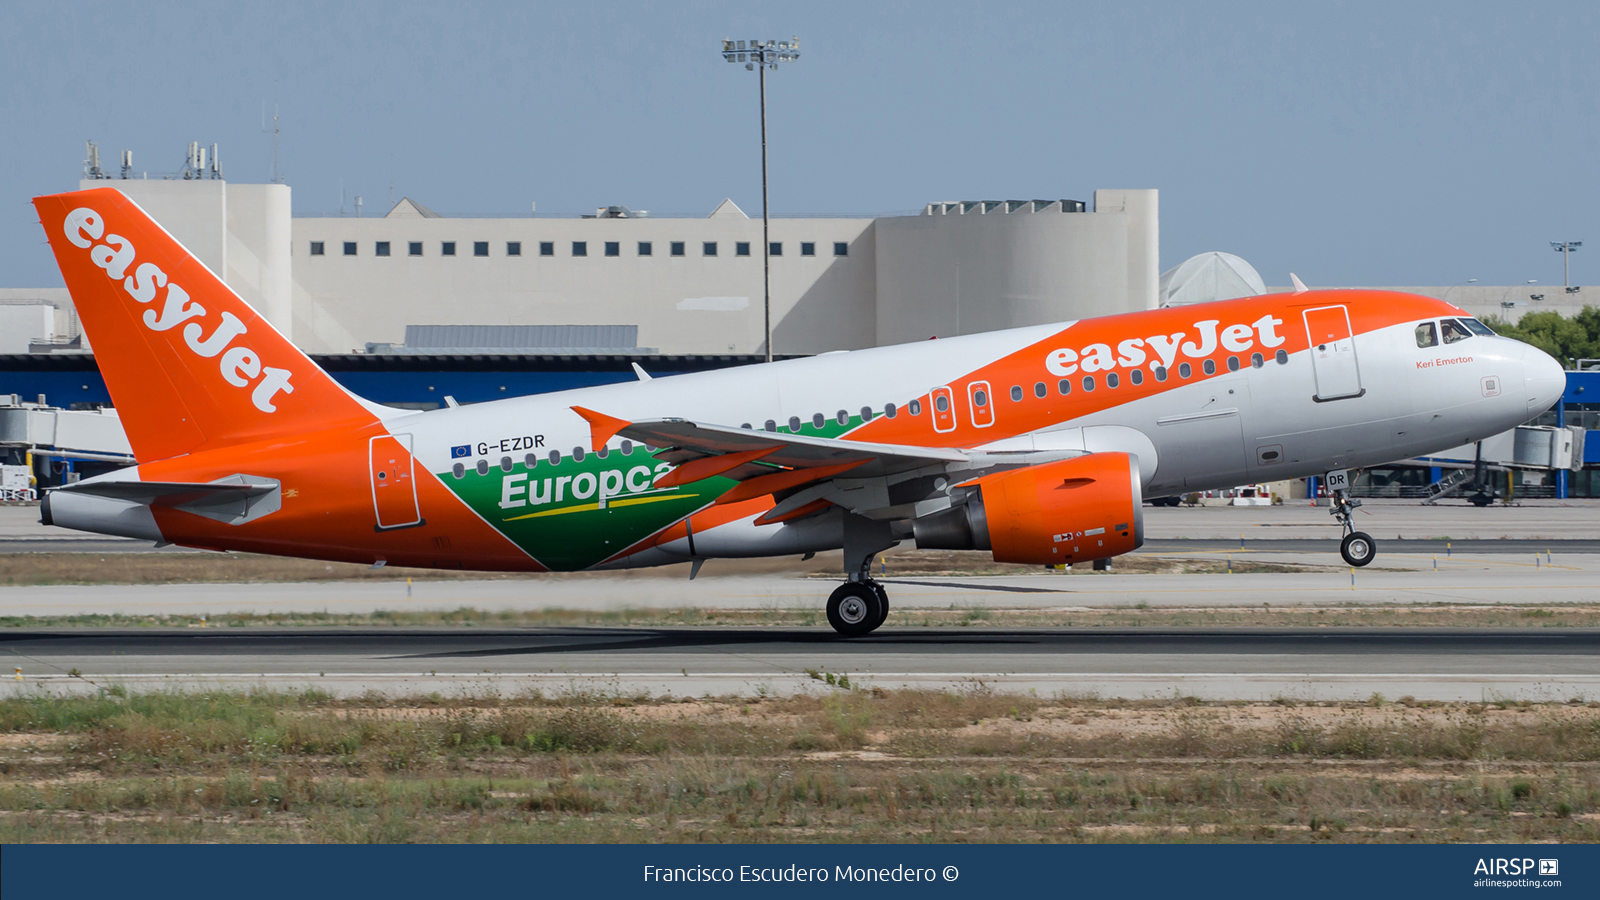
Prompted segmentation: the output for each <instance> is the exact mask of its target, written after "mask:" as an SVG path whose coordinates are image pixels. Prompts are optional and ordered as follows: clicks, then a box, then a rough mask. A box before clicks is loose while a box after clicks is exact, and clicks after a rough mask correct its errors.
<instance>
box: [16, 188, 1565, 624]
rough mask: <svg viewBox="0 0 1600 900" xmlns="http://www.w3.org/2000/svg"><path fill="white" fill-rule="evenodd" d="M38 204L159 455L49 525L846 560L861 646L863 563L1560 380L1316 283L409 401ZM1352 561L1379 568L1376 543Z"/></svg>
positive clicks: (1088, 554)
mask: <svg viewBox="0 0 1600 900" xmlns="http://www.w3.org/2000/svg"><path fill="white" fill-rule="evenodd" d="M35 205H36V207H37V209H38V211H39V214H40V220H41V222H42V223H43V225H44V228H45V231H46V234H47V236H48V238H49V240H50V244H51V246H52V248H53V249H54V251H55V253H56V257H57V260H58V262H59V264H60V266H61V270H62V273H63V274H64V276H65V278H66V282H67V286H68V288H69V289H70V291H71V293H72V296H73V299H74V302H75V304H76V305H77V309H78V315H79V317H80V320H81V322H82V325H83V328H84V331H85V332H86V333H87V334H88V336H89V338H90V340H91V341H92V342H93V345H94V347H95V350H96V356H97V359H98V361H99V365H100V368H101V371H102V373H103V374H104V376H105V379H106V383H107V386H108V388H109V389H110V391H111V394H112V397H113V399H114V400H115V402H116V406H117V409H118V410H119V414H120V416H121V419H122V422H123V424H124V427H125V429H126V431H127V434H128V439H129V441H130V443H131V445H132V447H133V450H134V454H135V457H136V458H137V459H138V461H139V465H137V466H134V467H130V468H128V469H124V470H121V471H118V472H115V473H111V474H108V475H104V476H101V477H97V478H93V479H89V480H86V481H82V482H78V483H76V484H73V485H70V486H67V487H64V488H61V489H58V490H55V491H53V492H51V493H50V494H49V495H48V496H47V498H46V500H45V502H44V506H43V517H44V520H45V521H46V522H47V523H52V524H56V525H61V526H65V527H69V528H76V529H81V530H84V531H92V532H98V533H103V534H117V535H126V536H130V537H138V538H144V539H148V540H152V541H157V542H170V543H177V544H182V545H185V546H191V547H202V548H210V549H216V550H244V551H250V552H257V553H271V554H280V555H286V556H303V557H312V558H318V559H330V560H346V561H353V562H363V563H368V564H397V565H409V566H431V567H437V568H453V569H454V568H459V569H479V570H531V571H548V570H561V571H569V570H577V569H590V568H619V567H633V566H654V565H662V564H667V563H675V562H684V561H692V562H693V563H694V565H695V570H696V571H698V567H699V565H700V563H702V562H703V561H704V560H706V559H713V558H718V557H744V556H770V555H786V554H805V553H815V552H817V551H821V550H831V549H839V548H842V549H843V550H844V559H845V573H844V574H845V576H846V581H845V582H844V583H843V584H842V585H840V587H839V588H838V590H836V591H835V592H834V595H833V597H832V598H830V600H829V602H828V616H829V621H830V622H831V623H832V624H833V626H834V628H835V629H836V630H838V631H839V632H841V633H843V634H846V635H860V634H865V633H868V632H870V631H872V630H873V629H875V628H876V627H878V626H879V625H880V624H882V622H883V621H884V618H885V617H886V616H887V614H888V597H887V595H886V593H885V591H884V590H883V588H882V586H881V585H879V584H877V583H875V582H874V581H873V579H872V578H871V577H870V572H869V564H870V562H871V560H872V558H873V556H874V555H875V554H876V553H878V552H879V551H881V550H884V549H887V548H889V547H892V546H895V545H896V544H897V543H899V542H901V541H906V540H911V541H915V542H916V544H917V546H920V547H930V548H969V549H980V550H987V551H990V552H991V553H992V554H993V555H994V558H995V559H996V560H1000V561H1007V562H1019V563H1032V564H1039V565H1046V566H1049V565H1060V564H1073V563H1081V562H1088V561H1092V560H1101V559H1108V558H1110V557H1113V556H1116V555H1118V554H1121V553H1126V552H1128V551H1130V550H1133V549H1135V548H1137V547H1138V546H1139V545H1140V543H1141V541H1142V540H1143V534H1142V511H1141V510H1142V500H1141V498H1142V496H1144V495H1146V494H1149V495H1152V496H1168V495H1171V494H1175V493H1181V492H1185V491H1194V490H1205V489H1210V488H1218V487H1226V486H1230V485H1235V484H1240V483H1246V482H1259V481H1268V480H1278V479H1282V478H1290V477H1297V476H1302V475H1308V474H1320V473H1323V472H1325V471H1328V470H1337V469H1343V468H1347V467H1358V466H1363V465H1371V464H1376V463H1381V462H1385V461H1388V460H1392V459H1397V458H1403V457H1408V456H1417V455H1422V454H1425V453H1428V452H1432V451H1436V450H1439V449H1441V448H1445V447H1450V446H1455V445H1459V444H1462V443H1465V442H1468V441H1472V440H1476V439H1479V438H1482V437H1484V436H1486V435H1489V434H1493V433H1496V432H1499V431H1503V430H1505V429H1506V428H1509V427H1511V426H1514V425H1517V424H1519V423H1521V422H1524V421H1526V420H1528V419H1529V418H1530V417H1532V416H1535V415H1537V414H1539V413H1540V412H1542V411H1543V410H1544V409H1546V408H1547V407H1548V406H1549V405H1550V404H1552V403H1554V402H1555V401H1556V400H1557V399H1558V398H1559V397H1560V395H1561V391H1562V385H1563V383H1564V376H1563V373H1562V371H1561V367H1560V365H1559V364H1557V363H1556V362H1555V360H1553V359H1551V358H1550V357H1548V356H1546V355H1545V354H1543V353H1542V352H1540V351H1538V350H1537V349H1534V348H1533V347H1530V346H1528V345H1526V344H1522V343H1519V342H1516V341H1512V340H1508V339H1505V338H1500V337H1497V336H1495V335H1493V334H1492V333H1491V332H1490V331H1489V329H1487V328H1486V327H1484V326H1483V325H1482V324H1481V323H1478V322H1476V321H1474V320H1472V319H1471V318H1469V317H1467V316H1465V315H1464V314H1463V313H1462V312H1461V311H1460V310H1459V309H1456V308H1455V307H1452V306H1450V305H1448V304H1446V303H1444V302H1442V301H1439V300H1434V299H1431V298H1427V297H1420V296H1415V295H1409V294H1402V293H1393V292H1379V291H1309V290H1305V291H1299V292H1296V293H1293V294H1280V295H1273V296H1261V297H1250V298H1246V299H1240V300H1230V301H1223V302H1219V303H1210V304H1201V305H1196V306H1188V307H1181V308H1173V309H1157V310H1150V311H1147V312H1139V313H1132V314H1126V315H1119V316H1110V317H1105V318H1099V319H1088V320H1082V321H1077V322H1066V323H1062V324H1056V325H1044V326H1035V327H1029V328H1019V329H1013V330H1008V331H1000V332H992V333H987V334H977V335H968V336H963V337H955V338H949V339H944V340H938V341H930V342H924V343H920V344H914V345H903V346H896V347H883V348H878V349H871V350H861V351H855V352H850V353H837V354H824V355H821V356H817V357H812V358H808V359H800V360H789V361H782V362H776V363H770V364H766V365H759V366H748V367H743V368H737V369H725V370H720V371H714V372H705V373H698V374H691V375H680V376H675V377H672V378H662V379H650V378H648V376H647V375H646V374H645V373H644V372H643V371H642V370H641V372H640V381H639V382H637V383H632V384H624V385H608V386H603V387H594V388H585V389H582V390H574V391H566V392H559V393H552V394H543V395H538V396H531V397H521V398H514V399H507V400H503V401H499V402H494V403H483V404H478V405H473V406H465V407H457V408H448V409H440V410H433V411H427V412H417V411H414V410H402V409H391V408H386V407H383V406H380V405H377V404H374V403H371V402H368V401H366V400H363V399H362V398H360V397H356V396H354V395H352V394H350V393H348V392H347V391H345V390H344V389H343V388H341V387H340V386H339V385H338V384H337V383H335V382H334V381H333V380H332V379H330V378H329V377H328V376H327V375H326V374H325V373H323V372H322V371H321V370H320V369H318V368H317V367H316V365H315V364H314V363H312V362H311V361H310V360H309V359H308V358H306V356H305V355H304V354H302V353H301V352H300V351H299V350H298V349H296V348H295V347H294V346H293V345H292V344H291V343H290V342H289V341H288V340H287V339H285V338H284V337H283V336H282V335H281V334H279V333H278V332H277V331H276V330H274V329H273V328H272V326H271V325H270V324H269V323H267V322H266V321H265V320H264V319H262V318H261V317H260V316H258V315H257V314H256V313H255V311H254V310H252V309H251V308H250V307H249V306H248V305H247V304H245V303H244V302H243V301H242V300H240V299H239V298H238V296H237V295H235V294H234V293H233V292H232V291H230V290H229V289H228V288H227V287H226V286H225V285H224V284H223V283H222V282H221V281H220V280H219V279H218V278H217V277H216V276H215V275H214V274H213V273H212V272H210V271H209V270H208V269H207V268H206V267H205V266H204V265H203V264H201V263H200V262H199V261H198V260H196V259H195V258H194V257H193V256H192V255H190V254H189V253H188V252H187V251H186V250H185V249H184V248H183V247H182V246H181V245H179V244H178V242H177V241H176V240H174V239H173V238H172V237H171V236H170V235H169V234H167V233H166V232H165V231H164V230H163V229H162V228H161V227H160V226H159V225H158V224H157V223H155V222H154V221H153V220H151V219H150V218H149V216H147V215H146V214H145V213H144V211H143V210H141V209H140V208H139V207H138V206H137V205H136V204H134V203H133V202H132V201H131V200H129V199H127V198H126V197H125V196H123V195H122V194H121V193H119V192H118V191H116V190H115V189H111V188H102V189H95V190H89V191H81V192H76V193H70V194H60V195H55V196H48V197H40V198H37V199H36V200H35ZM1343 521H1344V522H1345V525H1346V531H1347V532H1350V531H1351V529H1350V527H1349V521H1348V516H1347V515H1346V516H1345V517H1344V519H1343ZM1345 545H1346V546H1345V555H1346V558H1347V559H1350V560H1351V561H1352V563H1356V564H1365V563H1366V562H1367V561H1370V559H1371V558H1372V553H1373V551H1374V549H1375V544H1374V542H1373V541H1372V540H1371V538H1370V537H1367V536H1365V535H1361V534H1359V533H1354V534H1352V536H1351V537H1347V539H1346V541H1345ZM1352 548H1353V549H1352Z"/></svg>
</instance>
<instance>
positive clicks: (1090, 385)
mask: <svg viewBox="0 0 1600 900" xmlns="http://www.w3.org/2000/svg"><path fill="white" fill-rule="evenodd" d="M1083 389H1084V390H1086V391H1092V390H1094V376H1093V375H1085V376H1083Z"/></svg>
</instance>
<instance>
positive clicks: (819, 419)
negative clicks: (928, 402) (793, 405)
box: [811, 400, 917, 430]
mask: <svg viewBox="0 0 1600 900" xmlns="http://www.w3.org/2000/svg"><path fill="white" fill-rule="evenodd" d="M911 405H912V406H916V405H917V401H915V400H913V401H911ZM911 414H912V415H916V412H915V411H913V412H912V413H911ZM826 421H827V419H825V418H823V416H822V413H817V414H816V415H814V416H812V417H811V427H812V428H816V429H818V430H821V428H822V423H823V422H826Z"/></svg>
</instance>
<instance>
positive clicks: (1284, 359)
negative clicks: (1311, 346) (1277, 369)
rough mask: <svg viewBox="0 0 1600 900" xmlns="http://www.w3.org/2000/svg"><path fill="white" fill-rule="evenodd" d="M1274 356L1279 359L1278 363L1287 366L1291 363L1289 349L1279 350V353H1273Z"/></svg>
mask: <svg viewBox="0 0 1600 900" xmlns="http://www.w3.org/2000/svg"><path fill="white" fill-rule="evenodd" d="M1272 358H1273V359H1275V360H1277V361H1278V365H1280V366H1287V365H1288V364H1289V351H1287V350H1279V351H1278V352H1277V353H1274V354H1272Z"/></svg>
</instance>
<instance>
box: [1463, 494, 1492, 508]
mask: <svg viewBox="0 0 1600 900" xmlns="http://www.w3.org/2000/svg"><path fill="white" fill-rule="evenodd" d="M1467 501H1468V502H1469V503H1471V504H1472V505H1473V506H1476V507H1478V508H1479V509H1482V508H1484V507H1485V506H1488V505H1489V504H1491V503H1493V502H1494V498H1493V497H1491V496H1489V495H1488V494H1473V495H1472V496H1471V497H1468V498H1467Z"/></svg>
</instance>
